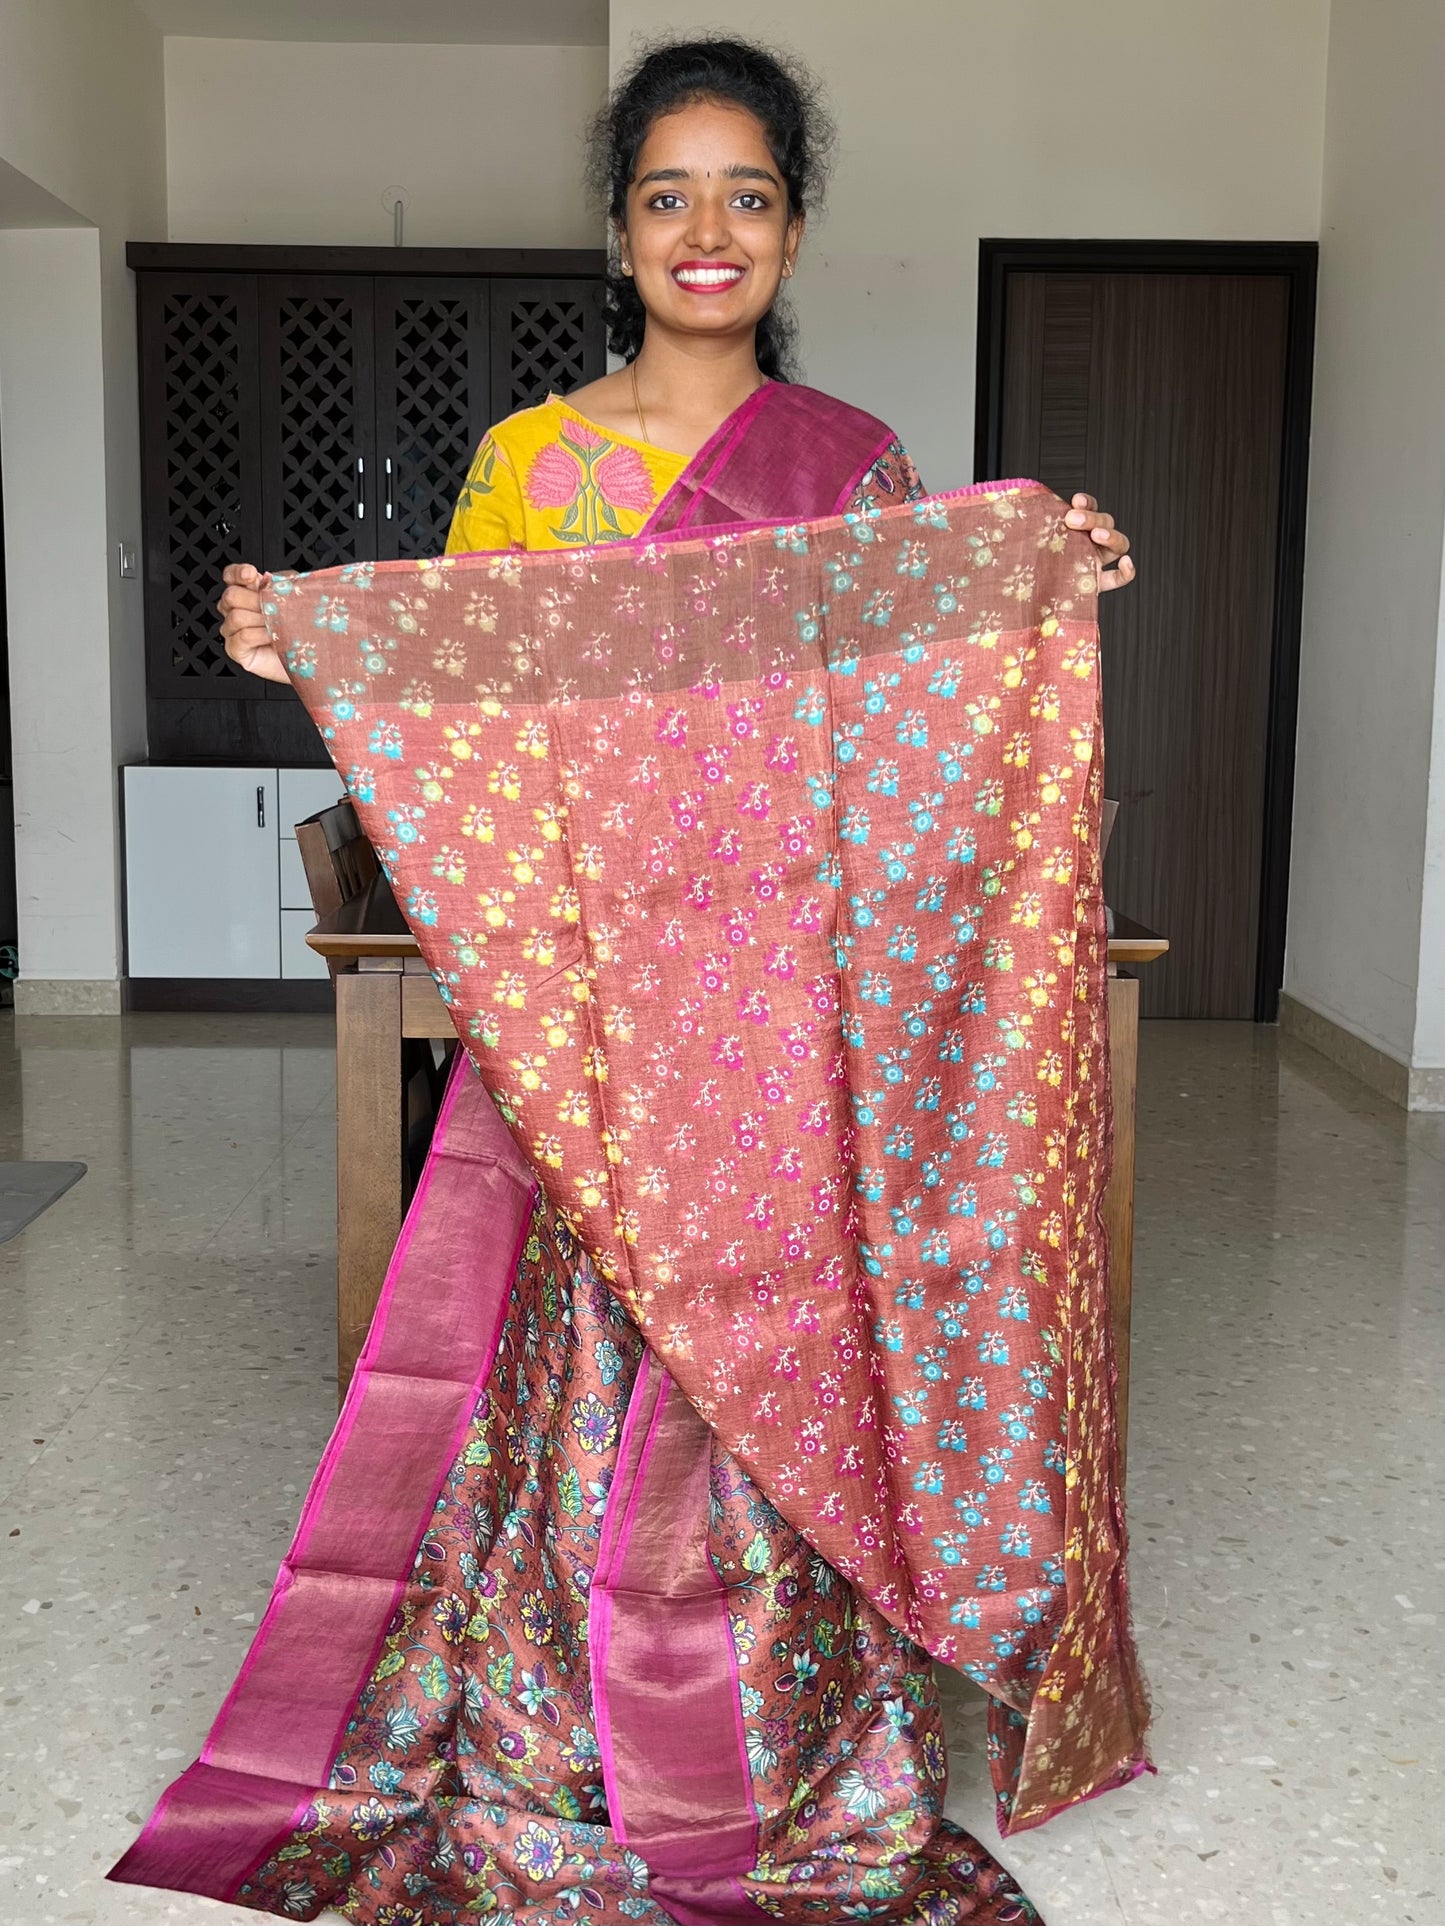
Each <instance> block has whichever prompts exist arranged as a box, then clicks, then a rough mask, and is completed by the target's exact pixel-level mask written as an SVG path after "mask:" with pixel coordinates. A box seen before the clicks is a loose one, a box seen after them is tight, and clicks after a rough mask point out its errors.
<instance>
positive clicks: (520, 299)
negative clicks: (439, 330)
mask: <svg viewBox="0 0 1445 1926" xmlns="http://www.w3.org/2000/svg"><path fill="white" fill-rule="evenodd" d="M606 371H607V348H606V342H605V340H604V337H603V327H602V287H601V284H600V282H597V281H584V280H575V281H569V280H562V279H553V278H548V279H547V280H545V281H543V280H537V281H520V280H518V281H496V282H494V283H493V284H492V418H493V420H495V421H501V420H503V419H504V418H505V417H506V416H507V415H511V414H515V413H516V411H517V410H518V409H519V408H532V407H535V406H536V404H537V403H538V402H539V401H545V400H546V399H547V396H548V394H549V393H551V392H555V393H557V394H563V395H565V394H566V393H567V392H568V391H569V389H572V388H580V387H581V386H582V384H583V382H585V381H595V380H596V379H597V378H598V376H599V375H602V374H605V373H606Z"/></svg>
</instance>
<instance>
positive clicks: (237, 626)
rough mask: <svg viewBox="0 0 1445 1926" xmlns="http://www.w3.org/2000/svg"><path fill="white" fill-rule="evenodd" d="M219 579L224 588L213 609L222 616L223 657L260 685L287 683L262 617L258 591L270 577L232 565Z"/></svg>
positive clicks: (246, 566) (247, 565)
mask: <svg viewBox="0 0 1445 1926" xmlns="http://www.w3.org/2000/svg"><path fill="white" fill-rule="evenodd" d="M221 579H222V581H224V582H225V584H226V587H225V591H224V593H223V594H222V596H221V599H220V601H219V602H217V604H216V607H217V608H218V609H219V610H220V612H221V634H222V635H223V636H224V638H225V642H226V654H227V655H228V656H230V658H231V660H232V661H233V662H234V663H235V664H236V666H237V668H240V669H245V670H246V671H247V672H248V673H249V674H251V675H258V676H260V678H261V680H262V681H263V682H289V681H290V677H289V676H288V675H287V673H286V664H285V663H284V662H283V661H282V659H281V651H280V650H279V649H278V648H277V647H276V644H275V643H274V642H273V641H272V640H271V637H270V634H269V632H268V631H267V628H266V618H265V616H264V615H263V614H262V613H261V591H262V590H263V589H264V588H266V587H267V586H268V585H269V583H270V580H271V577H270V576H269V575H263V574H262V573H261V571H260V569H258V568H253V567H252V566H251V564H250V563H249V562H231V563H229V564H228V565H227V567H226V571H225V574H224V575H223V576H222V578H221Z"/></svg>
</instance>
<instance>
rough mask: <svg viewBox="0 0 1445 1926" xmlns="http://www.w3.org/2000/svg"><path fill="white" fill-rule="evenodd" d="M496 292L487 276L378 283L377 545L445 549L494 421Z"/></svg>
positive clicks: (384, 556)
mask: <svg viewBox="0 0 1445 1926" xmlns="http://www.w3.org/2000/svg"><path fill="white" fill-rule="evenodd" d="M490 313H491V302H490V290H489V288H488V286H487V284H486V282H484V281H479V280H475V279H473V280H461V279H458V280H445V279H442V278H441V277H440V276H435V275H424V276H418V277H417V278H416V279H414V280H412V279H402V278H400V277H398V278H397V279H395V280H393V279H392V278H390V277H389V276H388V277H387V278H385V279H378V280H377V282H376V445H377V459H378V461H379V462H380V465H381V472H380V488H381V507H380V517H379V520H378V523H377V528H376V531H375V541H376V545H375V548H374V550H373V553H374V554H375V555H376V556H377V557H378V558H379V559H380V560H382V561H389V560H391V559H392V558H393V557H396V556H402V557H411V556H421V555H439V554H440V553H441V551H442V549H443V548H444V547H445V546H446V539H447V530H448V529H449V528H450V526H451V519H452V510H453V508H454V507H455V505H456V499H457V490H458V488H459V486H460V477H462V476H464V475H465V474H466V472H467V469H468V467H469V466H470V463H471V459H472V454H473V451H474V450H475V448H476V445H477V443H478V442H479V441H480V440H481V438H482V436H483V435H484V434H485V433H486V431H487V429H488V428H489V427H490V425H491V422H492V419H493V413H492V406H491V335H490V331H489V328H490Z"/></svg>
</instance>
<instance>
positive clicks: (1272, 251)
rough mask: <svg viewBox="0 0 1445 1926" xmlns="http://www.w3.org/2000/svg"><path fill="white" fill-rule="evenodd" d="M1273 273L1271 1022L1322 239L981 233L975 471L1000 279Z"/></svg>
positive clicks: (1265, 909)
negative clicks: (1276, 391) (1282, 286)
mask: <svg viewBox="0 0 1445 1926" xmlns="http://www.w3.org/2000/svg"><path fill="white" fill-rule="evenodd" d="M1050 271H1054V272H1058V271H1064V272H1072V273H1075V274H1079V273H1105V274H1109V273H1116V274H1117V273H1124V274H1127V273H1131V272H1132V273H1136V274H1273V275H1281V276H1283V277H1284V279H1285V281H1286V282H1287V283H1288V287H1289V306H1288V313H1287V315H1286V320H1285V368H1284V435H1283V442H1282V446H1281V449H1280V489H1279V522H1278V527H1277V530H1276V556H1277V564H1276V568H1275V580H1274V609H1273V619H1272V622H1271V638H1270V674H1269V710H1268V719H1267V723H1266V738H1265V763H1264V830H1263V837H1264V847H1263V850H1262V851H1261V861H1260V876H1259V939H1258V944H1257V948H1256V953H1255V973H1254V1020H1255V1022H1256V1023H1273V1022H1275V1021H1276V1019H1277V1017H1278V1015H1279V997H1280V990H1281V988H1282V986H1283V982H1284V948H1285V924H1286V919H1287V917H1288V913H1289V856H1290V826H1291V816H1292V813H1293V807H1294V757H1295V724H1296V719H1297V715H1298V708H1299V656H1300V624H1301V617H1302V612H1303V604H1304V563H1305V509H1306V501H1307V496H1308V487H1309V456H1310V397H1311V393H1312V388H1313V378H1314V341H1315V289H1316V282H1317V278H1318V271H1319V244H1318V242H1315V241H1028V240H981V241H980V242H979V259H978V363H977V377H976V389H975V415H974V449H973V472H974V479H975V480H976V481H986V480H989V479H991V478H992V477H995V476H997V475H998V473H999V466H1000V457H1001V454H1002V445H1003V359H1004V322H1005V314H1004V288H1005V283H1006V280H1007V277H1008V276H1009V274H1011V273H1047V272H1050Z"/></svg>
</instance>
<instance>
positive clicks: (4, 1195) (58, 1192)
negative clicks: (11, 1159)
mask: <svg viewBox="0 0 1445 1926" xmlns="http://www.w3.org/2000/svg"><path fill="white" fill-rule="evenodd" d="M84 1175H85V1165H84V1164H39V1163H35V1164H5V1163H0V1244H8V1243H9V1241H10V1239H11V1238H12V1237H14V1236H15V1235H16V1234H17V1232H19V1231H23V1230H24V1228H25V1226H26V1225H27V1224H28V1223H30V1222H32V1220H33V1219H35V1218H37V1217H38V1216H39V1215H40V1213H41V1211H43V1210H45V1209H46V1208H47V1207H48V1206H49V1205H51V1204H53V1203H54V1202H55V1200H56V1198H57V1197H60V1196H62V1195H63V1194H64V1193H65V1192H66V1191H67V1190H69V1189H70V1186H71V1185H72V1184H78V1183H79V1182H80V1180H81V1178H82V1177H83V1176H84Z"/></svg>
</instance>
